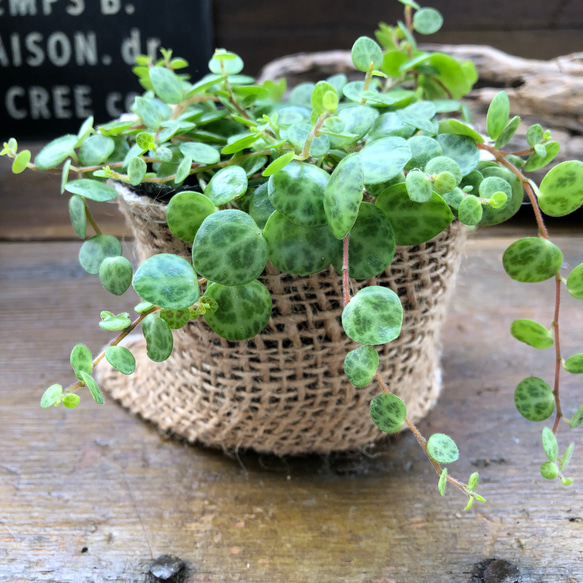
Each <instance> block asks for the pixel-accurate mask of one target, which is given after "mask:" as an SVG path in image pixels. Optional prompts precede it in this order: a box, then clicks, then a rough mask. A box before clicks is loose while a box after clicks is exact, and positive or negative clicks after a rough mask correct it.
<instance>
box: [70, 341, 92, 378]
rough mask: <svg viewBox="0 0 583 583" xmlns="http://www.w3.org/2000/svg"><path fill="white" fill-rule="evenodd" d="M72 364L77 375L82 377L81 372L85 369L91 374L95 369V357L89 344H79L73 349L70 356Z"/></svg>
mask: <svg viewBox="0 0 583 583" xmlns="http://www.w3.org/2000/svg"><path fill="white" fill-rule="evenodd" d="M69 360H70V362H71V366H72V367H73V370H74V371H75V376H76V377H77V378H78V379H81V378H82V377H81V372H82V371H85V372H86V373H88V374H91V371H92V370H93V357H92V356H91V351H90V350H89V348H87V346H85V345H83V344H77V345H76V346H75V347H74V348H73V350H71V357H70V359H69Z"/></svg>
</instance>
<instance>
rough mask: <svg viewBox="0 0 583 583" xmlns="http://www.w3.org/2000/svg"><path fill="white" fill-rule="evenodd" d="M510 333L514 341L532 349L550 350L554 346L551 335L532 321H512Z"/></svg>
mask: <svg viewBox="0 0 583 583" xmlns="http://www.w3.org/2000/svg"><path fill="white" fill-rule="evenodd" d="M510 333H511V334H512V336H514V338H516V340H520V342H524V343H525V344H528V345H529V346H532V347H533V348H541V349H544V348H550V347H551V346H552V345H553V344H554V341H553V336H552V334H551V333H550V332H549V331H548V330H547V329H546V328H545V327H544V326H543V325H542V324H539V323H538V322H535V321H534V320H526V319H520V320H514V322H512V324H511V325H510Z"/></svg>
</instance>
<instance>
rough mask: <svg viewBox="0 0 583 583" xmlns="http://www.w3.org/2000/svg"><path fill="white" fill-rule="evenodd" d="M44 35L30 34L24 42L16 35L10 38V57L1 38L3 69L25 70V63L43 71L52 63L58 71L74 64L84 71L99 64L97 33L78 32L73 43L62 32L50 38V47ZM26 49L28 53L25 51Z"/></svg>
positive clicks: (74, 35)
mask: <svg viewBox="0 0 583 583" xmlns="http://www.w3.org/2000/svg"><path fill="white" fill-rule="evenodd" d="M44 40H45V39H44V36H43V35H42V34H41V33H40V32H29V33H28V34H27V35H26V36H25V37H24V39H22V38H21V36H20V35H19V34H18V33H17V32H14V33H12V34H11V35H10V54H9V53H8V51H7V50H6V45H5V43H4V41H3V40H2V37H0V66H1V67H10V66H13V67H21V66H22V64H23V53H24V54H25V55H26V58H25V59H24V62H25V63H26V64H27V65H28V66H29V67H40V66H41V65H43V64H44V63H45V61H47V60H48V62H49V63H51V64H52V65H55V66H56V67H65V66H66V65H69V64H70V63H71V61H73V60H74V61H75V64H76V65H79V66H80V67H83V66H85V65H90V66H95V65H97V64H98V56H99V55H98V52H97V35H96V34H95V33H94V32H74V33H73V40H72V41H71V39H70V38H69V37H68V36H67V35H66V34H65V33H64V32H61V31H57V32H53V33H52V34H50V35H49V36H48V37H47V39H46V43H45V42H44ZM23 49H24V50H23Z"/></svg>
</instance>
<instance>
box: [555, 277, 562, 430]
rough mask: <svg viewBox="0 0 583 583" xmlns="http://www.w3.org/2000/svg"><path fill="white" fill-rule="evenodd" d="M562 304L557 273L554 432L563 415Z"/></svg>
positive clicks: (559, 280) (559, 278)
mask: <svg viewBox="0 0 583 583" xmlns="http://www.w3.org/2000/svg"><path fill="white" fill-rule="evenodd" d="M560 305H561V277H560V275H559V274H558V273H556V274H555V317H554V320H553V329H554V334H553V335H554V338H555V354H556V360H555V386H554V389H553V395H554V396H555V407H556V409H557V412H556V416H555V422H554V424H553V433H554V434H556V433H557V429H558V427H559V421H560V420H561V417H562V416H563V412H562V410H561V399H560V398H559V387H560V383H559V379H560V375H561V363H562V358H561V344H560V340H559V308H560Z"/></svg>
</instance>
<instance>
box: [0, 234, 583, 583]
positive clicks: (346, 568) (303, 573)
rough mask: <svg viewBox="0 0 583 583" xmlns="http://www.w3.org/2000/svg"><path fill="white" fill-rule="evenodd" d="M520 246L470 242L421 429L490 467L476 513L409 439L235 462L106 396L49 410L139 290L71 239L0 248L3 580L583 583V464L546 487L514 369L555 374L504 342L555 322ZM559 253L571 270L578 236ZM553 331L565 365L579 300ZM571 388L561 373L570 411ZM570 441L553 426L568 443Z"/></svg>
mask: <svg viewBox="0 0 583 583" xmlns="http://www.w3.org/2000/svg"><path fill="white" fill-rule="evenodd" d="M509 242H510V239H507V238H500V237H491V238H480V239H479V240H471V241H470V243H469V245H468V249H467V253H466V257H465V260H464V263H463V265H462V270H461V273H460V276H459V280H458V285H457V289H456V292H455V296H454V298H453V301H452V307H451V310H450V314H449V318H448V323H447V327H446V330H445V336H444V348H445V350H444V358H443V373H444V382H445V389H444V392H443V395H442V397H441V400H440V402H439V403H438V406H437V407H436V408H435V409H434V410H433V411H432V412H431V414H430V415H429V417H428V418H427V419H426V421H424V422H423V423H422V424H421V429H422V430H423V432H424V433H425V434H430V433H431V432H436V431H443V432H446V433H448V434H450V435H452V436H453V437H454V438H455V439H456V441H457V442H458V443H459V444H460V448H461V459H460V461H459V462H457V463H456V464H454V465H453V466H452V467H451V471H452V472H453V473H454V474H455V475H457V476H460V477H464V478H467V476H468V475H469V474H470V473H471V472H472V471H474V470H476V469H478V470H479V471H480V474H481V477H482V488H481V490H482V493H483V494H484V496H486V497H487V499H488V502H487V504H485V505H479V506H477V507H476V508H475V509H473V510H472V511H471V512H469V513H464V512H463V511H462V508H463V504H464V500H463V498H462V497H461V496H460V495H458V494H457V493H456V492H454V491H451V492H448V494H447V496H446V497H445V498H441V497H440V496H439V494H438V493H437V488H436V476H435V474H434V473H433V470H432V469H431V467H430V466H429V464H428V463H427V461H426V460H425V459H424V457H423V454H422V452H421V451H420V450H419V448H418V446H417V445H416V444H415V442H414V440H413V438H412V436H411V435H410V434H408V433H405V434H403V435H402V436H399V437H397V438H393V439H391V440H389V441H388V442H387V444H386V445H385V446H383V447H379V448H377V449H376V450H375V451H373V452H367V454H366V455H363V454H361V455H354V456H348V455H335V456H330V457H326V458H324V457H305V458H301V459H276V458H270V457H269V456H256V455H253V454H244V455H243V454H242V455H240V459H239V460H237V459H229V458H227V457H225V456H224V455H222V453H220V452H216V451H209V450H205V449H202V448H198V447H189V446H185V445H183V444H181V443H180V442H178V441H175V440H172V439H169V438H164V437H161V436H159V435H158V433H157V431H156V430H155V429H154V428H152V427H150V426H149V425H147V424H145V423H143V422H142V421H140V420H139V419H135V418H132V417H131V416H130V415H128V414H127V413H126V412H125V411H124V410H122V409H121V408H120V407H119V406H117V405H116V404H115V403H112V402H107V403H106V405H105V406H103V407H99V406H97V405H94V404H92V403H91V402H90V399H89V398H88V397H87V396H84V397H85V398H84V401H83V403H82V405H81V406H80V408H79V409H78V410H75V411H66V410H63V409H54V410H52V409H51V410H41V409H40V408H39V406H38V401H39V398H40V395H41V393H42V390H43V388H44V387H45V386H48V385H49V384H51V383H53V382H63V383H64V382H69V381H70V380H71V376H70V374H69V373H68V354H69V350H70V348H71V347H72V346H73V345H74V344H75V343H76V342H84V343H86V344H87V345H88V346H89V347H90V348H91V349H92V350H93V351H94V352H95V351H97V350H98V349H99V347H100V346H102V345H103V344H104V343H105V342H106V340H107V338H108V334H107V333H105V332H103V331H101V330H100V329H99V328H98V326H97V323H96V322H97V319H98V313H99V311H100V310H101V309H103V308H106V309H109V310H111V311H116V310H117V311H121V310H124V309H126V310H127V309H128V308H130V307H131V306H132V305H133V302H134V298H132V297H129V298H125V297H122V298H113V297H112V296H109V295H108V294H107V293H106V292H105V291H104V290H102V289H100V287H99V285H98V284H97V282H96V281H95V278H94V277H92V276H88V275H86V274H85V273H84V272H83V271H82V270H81V269H80V268H79V266H78V264H77V259H76V254H77V251H78V243H73V242H42V243H41V242H39V243H2V244H0V326H1V330H2V334H1V335H0V451H1V452H2V453H1V454H0V563H1V564H2V567H1V569H0V582H2V583H8V582H10V583H16V582H18V583H25V582H34V583H37V582H51V583H57V582H58V583H78V582H81V581H83V582H85V581H92V582H99V583H105V582H136V583H137V582H140V583H141V582H142V581H146V580H147V579H146V574H147V572H148V569H149V565H150V564H151V562H152V560H153V558H155V557H158V556H159V555H162V554H174V555H177V556H179V557H181V558H182V559H183V560H184V561H185V562H186V564H187V573H188V574H187V576H186V578H185V580H186V581H187V582H188V583H194V582H201V581H209V582H219V581H227V582H235V581H249V582H254V583H261V582H269V583H272V582H274V581H277V582H282V583H286V582H289V583H304V582H305V583H311V582H314V581H317V582H322V583H327V582H330V583H337V582H350V583H352V582H367V583H370V582H374V583H404V582H407V583H409V582H410V583H442V582H443V583H445V582H447V583H450V582H456V583H457V582H466V581H471V580H472V579H471V573H472V570H473V569H474V568H475V565H476V564H477V563H479V562H480V561H483V560H484V559H488V558H491V557H497V558H499V559H504V560H506V561H509V562H510V563H512V564H513V565H516V567H517V568H519V569H520V573H521V579H520V581H521V583H541V582H543V581H544V582H548V583H550V582H553V583H567V582H568V583H577V582H579V583H581V582H583V531H582V530H581V522H582V521H583V513H582V504H583V489H582V486H581V484H583V478H582V477H581V476H582V474H583V463H582V461H581V455H580V453H577V451H576V452H575V456H574V461H573V463H572V468H571V470H570V475H573V476H574V477H575V478H576V482H575V484H574V485H573V486H572V487H571V488H570V489H564V488H562V487H561V486H560V485H557V484H556V483H551V482H547V481H545V480H543V479H542V478H541V477H540V476H539V475H538V465H539V464H540V463H541V462H542V461H543V459H542V458H543V453H542V450H541V447H540V427H538V426H535V425H534V424H531V423H528V422H526V421H524V420H522V419H520V418H519V416H518V414H517V413H516V412H515V410H514V406H513V403H512V393H513V388H514V386H515V384H516V383H517V382H518V381H519V380H520V379H521V378H522V376H526V375H531V374H532V375H539V376H542V377H545V378H548V377H549V376H550V374H551V372H550V371H551V367H552V354H551V353H548V354H547V352H541V351H535V350H534V349H529V348H528V347H523V346H522V345H520V344H519V343H518V342H516V341H514V340H512V339H511V338H510V337H509V334H508V327H509V325H510V322H511V321H512V319H514V318H516V317H532V318H536V319H540V320H541V321H543V322H547V321H550V319H551V317H552V316H551V306H549V305H548V302H547V301H546V300H545V299H544V297H543V296H545V295H546V293H547V292H548V291H549V289H548V287H549V285H551V284H549V283H548V282H547V283H541V284H536V285H526V284H524V285H521V284H512V283H511V282H509V280H508V278H507V277H506V276H505V274H504V273H503V272H502V269H501V266H500V256H501V254H502V252H503V250H504V248H505V247H506V246H507V244H508V243H509ZM559 242H560V244H561V245H562V246H563V248H564V249H565V250H566V253H565V264H566V265H571V266H573V265H575V264H576V262H577V261H579V260H580V259H578V258H577V255H578V253H579V252H580V249H581V246H582V243H583V238H581V237H580V236H579V237H573V238H571V239H569V240H568V241H567V240H560V241H559ZM83 317H85V318H86V320H83ZM84 321H85V322H86V323H83V322H84ZM562 323H563V325H564V327H565V331H566V332H567V329H568V335H569V341H568V342H567V341H566V342H565V344H564V346H563V351H564V353H565V355H570V354H572V353H574V352H575V351H580V350H581V345H582V344H583V315H582V313H581V310H580V309H579V308H578V306H577V304H576V302H575V300H571V299H570V298H565V302H564V306H563V314H562ZM520 360H522V361H523V362H522V363H521V364H520V365H519V361H520ZM579 385H580V383H579V381H578V379H576V378H575V377H571V378H565V383H564V388H563V390H564V394H565V397H566V398H567V397H568V398H567V400H566V401H565V403H566V404H567V403H568V405H567V407H568V409H567V414H572V413H573V411H574V407H577V406H578V405H579V404H580V402H579V401H580V386H579ZM570 438H572V436H571V435H566V434H565V432H563V433H561V435H560V443H561V448H562V449H564V447H565V446H566V444H567V443H568V441H569V440H570ZM573 439H575V440H577V439H578V437H577V434H575V435H574V437H573Z"/></svg>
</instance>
